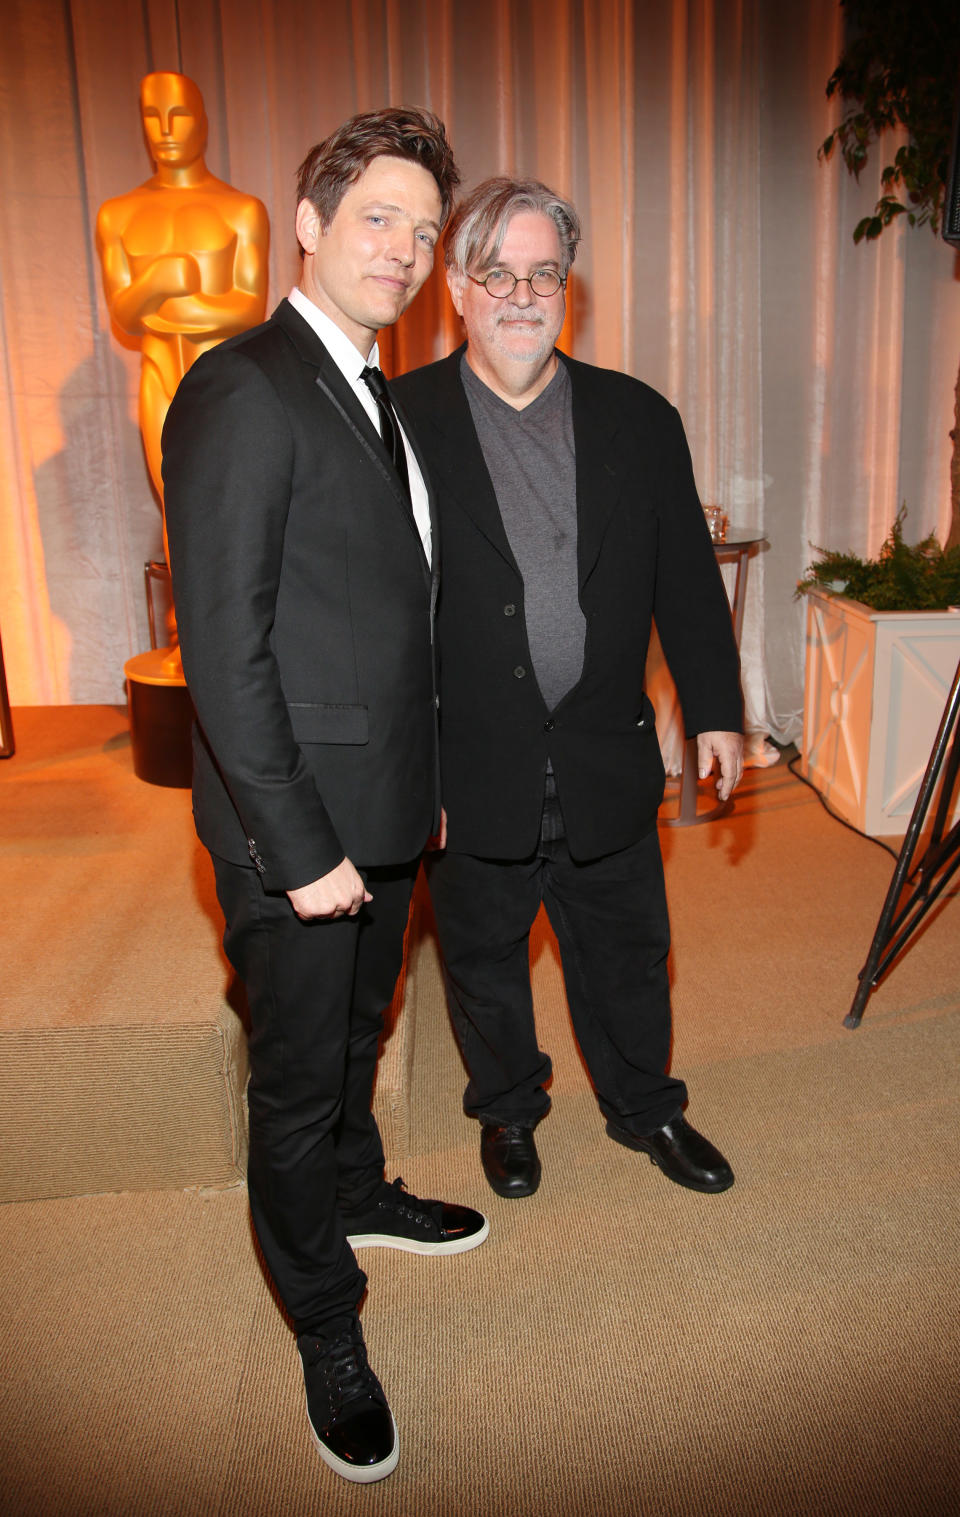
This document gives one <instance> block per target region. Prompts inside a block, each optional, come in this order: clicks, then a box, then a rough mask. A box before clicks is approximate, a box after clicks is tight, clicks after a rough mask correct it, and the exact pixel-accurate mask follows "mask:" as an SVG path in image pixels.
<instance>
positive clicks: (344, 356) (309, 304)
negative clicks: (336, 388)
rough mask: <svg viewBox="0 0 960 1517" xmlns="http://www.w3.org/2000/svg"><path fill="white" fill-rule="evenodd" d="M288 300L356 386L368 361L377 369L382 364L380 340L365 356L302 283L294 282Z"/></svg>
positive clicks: (344, 374) (345, 375)
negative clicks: (307, 293) (311, 297)
mask: <svg viewBox="0 0 960 1517" xmlns="http://www.w3.org/2000/svg"><path fill="white" fill-rule="evenodd" d="M288 299H289V301H290V304H291V305H292V306H293V308H294V310H295V311H297V312H299V314H300V315H301V316H302V317H303V319H304V321H305V322H307V323H308V324H309V325H310V326H311V327H312V328H313V330H314V331H315V332H316V334H317V336H318V337H319V338H320V341H321V342H322V343H323V345H324V347H325V348H326V350H327V352H328V353H329V354H330V357H331V358H332V359H333V361H334V363H335V364H336V366H337V368H338V369H339V370H340V372H341V374H342V375H343V377H344V379H348V380H349V381H350V383H351V384H352V385H356V384H359V382H360V375H361V374H362V373H363V370H364V369H365V368H366V367H367V365H368V364H369V366H370V367H371V368H374V369H376V368H379V367H380V347H379V344H378V343H376V342H374V344H373V347H372V348H371V349H370V352H369V353H368V354H367V356H366V358H363V357H362V356H361V354H360V353H359V352H358V351H357V349H356V348H355V347H354V345H353V343H352V342H351V341H350V339H349V337H348V336H347V334H346V332H341V330H340V328H339V327H338V326H337V324H336V322H335V321H332V320H331V319H330V317H329V316H328V315H327V313H326V311H321V309H320V307H319V306H318V305H314V303H313V301H312V300H311V299H310V297H309V295H305V294H304V293H303V291H302V290H301V289H300V287H299V285H294V287H293V289H292V290H291V291H290V294H289V296H288Z"/></svg>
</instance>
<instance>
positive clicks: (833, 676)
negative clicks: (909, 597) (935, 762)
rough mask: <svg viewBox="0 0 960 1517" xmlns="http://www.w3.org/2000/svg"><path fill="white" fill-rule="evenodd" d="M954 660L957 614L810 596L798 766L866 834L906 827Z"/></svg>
mask: <svg viewBox="0 0 960 1517" xmlns="http://www.w3.org/2000/svg"><path fill="white" fill-rule="evenodd" d="M958 660H960V614H957V613H956V612H952V611H871V610H870V608H869V607H868V606H863V605H861V604H860V603H859V601H853V600H845V599H844V598H843V597H842V596H834V595H828V594H826V593H823V594H821V593H820V592H819V591H814V592H812V593H811V594H809V595H808V596H807V663H806V680H805V685H804V701H803V742H802V751H801V773H802V774H803V775H804V776H805V777H806V778H807V779H809V780H810V782H811V784H813V785H815V786H816V788H817V789H818V790H819V791H820V792H821V794H822V795H823V796H824V797H825V798H826V800H828V801H829V803H830V805H831V806H832V807H833V809H834V810H835V811H836V812H838V813H839V815H840V816H842V817H843V818H844V819H845V820H846V821H848V822H852V824H853V825H854V827H857V828H859V830H860V831H861V832H865V833H867V834H868V836H870V837H877V836H882V835H884V834H887V835H893V834H902V833H904V832H906V830H907V826H908V823H909V821H910V815H911V813H912V811H913V807H914V802H915V801H916V798H917V791H918V790H919V788H920V782H921V780H922V779H923V772H924V770H925V768H926V766H927V760H928V759H929V757H930V749H931V748H932V747H933V740H934V738H935V737H936V734H937V728H938V727H939V725H940V719H941V717H942V715H943V708H944V706H945V705H946V701H947V696H948V695H949V693H950V687H951V685H952V684H953V677H954V675H955V673H956V670H957V662H958ZM958 815H960V800H958V802H957V804H956V805H955V807H954V815H953V820H956V819H957V816H958Z"/></svg>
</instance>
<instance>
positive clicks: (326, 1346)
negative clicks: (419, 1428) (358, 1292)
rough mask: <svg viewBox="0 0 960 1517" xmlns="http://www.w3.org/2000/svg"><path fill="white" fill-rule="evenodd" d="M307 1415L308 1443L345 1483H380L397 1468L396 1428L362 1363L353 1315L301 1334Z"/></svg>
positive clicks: (363, 1351)
mask: <svg viewBox="0 0 960 1517" xmlns="http://www.w3.org/2000/svg"><path fill="white" fill-rule="evenodd" d="M297 1348H298V1349H299V1350H300V1358H301V1361H302V1363H303V1383H304V1386H305V1388H306V1392H307V1416H308V1418H309V1419H310V1431H311V1433H312V1434H313V1441H314V1443H315V1444H316V1445H317V1448H318V1450H319V1451H320V1457H321V1458H322V1459H324V1460H326V1462H327V1464H329V1466H330V1468H331V1469H332V1470H336V1472H337V1474H338V1475H342V1476H343V1477H344V1479H345V1480H356V1481H361V1482H364V1483H366V1482H369V1481H372V1480H382V1479H383V1477H384V1476H385V1475H389V1474H390V1473H391V1471H392V1470H395V1469H396V1467H397V1458H398V1454H399V1449H398V1446H397V1428H396V1424H395V1423H394V1420H393V1416H392V1415H391V1412H390V1408H389V1406H388V1405H387V1398H386V1396H385V1395H384V1394H383V1388H382V1386H381V1384H380V1381H379V1380H378V1379H377V1377H376V1375H375V1374H374V1373H373V1370H372V1369H371V1368H370V1366H369V1364H368V1363H367V1350H366V1348H365V1347H364V1342H363V1333H362V1331H361V1329H360V1322H359V1320H358V1318H357V1315H356V1313H355V1312H354V1313H352V1314H351V1315H350V1316H347V1317H338V1318H337V1319H336V1321H335V1322H331V1323H330V1324H329V1326H325V1327H324V1328H323V1329H321V1331H320V1332H317V1333H301V1334H300V1336H299V1337H298V1338H297Z"/></svg>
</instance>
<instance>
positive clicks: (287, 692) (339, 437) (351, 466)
mask: <svg viewBox="0 0 960 1517" xmlns="http://www.w3.org/2000/svg"><path fill="white" fill-rule="evenodd" d="M411 440H412V439H411ZM163 449H164V460H163V478H164V496H165V509H166V521H167V530H168V535H169V547H170V563H171V570H172V575H173V591H174V600H175V604H176V609H177V622H178V627H179V632H180V642H181V647H182V651H183V666H184V673H185V675H186V679H187V684H188V687H189V690H190V694H191V696H192V698H193V702H194V706H195V708H196V712H197V718H198V728H197V731H196V732H195V741H194V814H195V817H196V823H197V830H198V832H199V834H200V837H201V839H202V840H203V842H204V843H206V844H207V846H208V847H209V848H210V849H211V850H212V851H213V852H215V853H218V854H220V855H221V856H222V857H224V858H226V859H229V860H231V861H233V862H235V863H241V862H242V863H247V864H249V862H250V860H251V859H253V861H254V863H255V864H256V866H257V868H258V869H259V870H260V872H261V874H262V875H263V878H264V883H265V885H266V886H267V888H270V889H276V890H280V889H290V888H293V887H295V886H298V885H303V884H307V883H308V882H310V881H311V880H314V879H318V878H319V877H320V876H321V875H323V874H325V873H326V872H327V871H328V870H329V869H332V868H333V867H334V866H335V865H336V864H338V863H339V861H340V860H341V859H342V858H343V857H344V855H345V854H346V855H347V856H348V857H350V858H351V859H353V861H354V862H355V863H358V864H390V863H399V862H401V861H404V860H408V859H411V858H414V857H416V855H417V854H418V853H419V852H420V850H421V848H422V846H423V843H424V841H425V839H426V838H427V836H428V835H429V834H430V832H431V831H432V830H433V829H434V827H435V824H436V819H437V808H438V796H439V786H438V777H437V752H436V690H435V677H434V662H433V652H432V617H433V609H434V605H435V600H436V578H435V576H434V574H433V573H432V572H431V569H430V567H429V566H428V564H427V562H426V558H425V556H424V552H423V548H422V545H421V542H420V538H419V535H418V533H417V530H416V527H415V525H414V522H413V519H412V516H411V514H410V511H409V507H408V506H407V505H406V504H405V502H404V497H403V493H402V490H401V487H400V484H399V481H398V479H397V476H396V474H395V472H394V469H393V466H392V464H391V462H390V459H389V456H388V454H387V452H386V450H385V449H384V447H383V444H382V442H381V440H380V438H379V436H378V434H377V431H376V429H375V428H374V427H373V426H372V425H371V423H370V421H369V419H368V417H367V415H366V412H365V411H364V409H363V407H362V406H361V405H360V404H359V402H358V400H357V398H356V396H355V395H354V394H353V392H352V390H351V389H350V386H349V385H348V384H347V382H346V381H345V380H344V378H343V375H342V374H341V372H340V370H339V369H338V368H337V366H336V364H335V363H334V362H333V361H332V359H331V358H330V356H329V354H328V353H327V351H326V349H325V348H324V346H323V344H322V342H321V341H320V339H319V338H318V337H317V336H316V334H315V333H314V331H313V330H312V328H311V327H310V326H309V324H308V323H307V322H305V321H304V320H303V318H302V317H301V316H300V315H299V314H298V313H297V312H296V311H295V310H294V308H293V307H292V306H291V305H290V304H289V303H288V302H287V301H286V300H284V301H282V302H281V304H280V305H279V306H278V308H277V310H276V311H275V312H274V313H273V316H272V317H271V318H270V320H269V321H267V322H265V323H264V324H263V325H262V326H259V327H255V328H253V329H252V330H251V331H248V332H245V333H242V334H241V335H240V336H238V337H235V338H232V339H230V340H229V341H228V342H224V343H222V344H221V345H220V346H219V347H217V348H214V349H213V350H212V351H210V352H209V353H206V354H205V355H203V356H202V357H201V358H200V359H198V361H197V362H196V363H195V364H194V365H193V367H192V368H191V369H190V370H189V371H188V373H187V374H186V375H185V377H184V379H183V381H182V383H181V385H180V388H179V389H178V391H177V394H176V396H175V397H174V400H173V403H172V405H171V407H170V411H169V414H168V416H167V421H166V424H165V426H164V432H163ZM424 472H426V471H425V470H424ZM431 510H432V502H431ZM434 556H435V555H434Z"/></svg>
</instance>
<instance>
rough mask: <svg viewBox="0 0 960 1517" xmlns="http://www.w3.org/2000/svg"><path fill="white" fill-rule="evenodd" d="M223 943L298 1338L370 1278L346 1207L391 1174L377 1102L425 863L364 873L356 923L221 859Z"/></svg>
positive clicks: (262, 1221) (217, 866)
mask: <svg viewBox="0 0 960 1517" xmlns="http://www.w3.org/2000/svg"><path fill="white" fill-rule="evenodd" d="M213 863H214V870H215V873H216V880H217V896H218V898H219V901H220V906H221V909H222V910H223V914H224V918H225V921H226V930H225V932H224V937H223V944H224V949H225V951H226V954H227V957H228V959H229V960H230V963H231V964H232V965H233V967H234V969H235V970H236V971H237V974H238V975H239V976H240V978H241V979H242V980H243V982H244V984H245V986H246V990H247V997H248V1000H249V1003H250V1019H251V1035H250V1087H249V1106H250V1158H249V1163H248V1168H247V1178H248V1183H249V1191H250V1210H251V1212H252V1214H253V1221H254V1226H255V1227H256V1230H257V1237H258V1238H259V1240H260V1247H261V1248H262V1250H263V1255H264V1258H265V1259H266V1262H267V1265H268V1267H269V1269H270V1272H271V1274H272V1275H273V1279H274V1281H275V1283H276V1286H277V1289H278V1291H279V1293H280V1296H281V1299H282V1301H283V1303H284V1306H285V1307H286V1308H287V1311H288V1312H289V1313H290V1316H291V1317H292V1318H293V1321H294V1325H295V1327H296V1330H297V1332H298V1333H300V1332H305V1331H308V1330H312V1329H313V1328H315V1327H317V1326H319V1325H320V1324H322V1323H323V1322H324V1321H326V1320H328V1319H329V1318H331V1317H335V1316H339V1315H341V1314H342V1313H344V1312H349V1311H352V1310H353V1308H354V1307H355V1306H356V1304H357V1302H358V1301H359V1300H360V1297H361V1296H362V1294H363V1291H364V1287H365V1286H366V1276H365V1274H364V1273H363V1271H362V1270H361V1269H360V1267H359V1265H358V1264H357V1261H356V1258H355V1257H354V1253H353V1250H352V1249H351V1247H350V1245H349V1244H348V1242H347V1240H346V1234H345V1230H344V1226H343V1223H342V1221H341V1218H340V1213H339V1205H340V1204H341V1203H343V1204H346V1205H347V1206H348V1207H349V1209H351V1210H358V1209H360V1208H361V1207H362V1206H363V1205H364V1204H365V1203H366V1201H367V1200H369V1198H370V1197H371V1196H372V1195H373V1193H374V1192H375V1191H376V1189H377V1187H378V1186H379V1184H380V1182H381V1180H382V1178H383V1165H384V1156H383V1145H382V1143H381V1141H380V1134H379V1132H378V1130H377V1124H376V1121H375V1119H374V1116H373V1113H372V1111H371V1109H370V1100H371V1095H372V1091H373V1080H374V1075H375V1073H376V1067H377V1049H378V1040H379V1037H380V1033H381V1031H382V1028H383V1012H384V1010H385V1008H386V1007H387V1006H388V1005H389V1004H390V1000H391V997H392V995H393V990H394V986H395V984H396V980H397V975H398V974H399V972H400V966H401V963H402V958H403V934H404V930H405V928H406V924H407V915H408V912H409V907H410V895H411V892H412V889H413V881H414V877H415V874H416V869H417V863H418V861H417V860H414V861H413V862H411V863H409V864H404V865H401V866H398V867H397V868H392V869H365V870H363V871H362V872H363V875H364V878H365V879H366V881H367V888H368V890H369V891H370V893H371V895H372V896H373V900H372V901H370V902H368V903H367V904H366V905H365V906H363V907H362V908H361V910H360V912H359V914H358V915H357V916H356V917H345V918H340V919H337V920H331V921H314V922H302V921H301V920H300V918H299V917H298V916H297V915H296V913H295V912H294V910H293V907H292V906H291V904H290V901H289V900H288V898H287V896H286V895H284V894H280V895H273V894H269V893H267V892H266V891H265V890H264V889H263V886H262V885H261V883H260V876H259V875H258V874H257V872H256V870H254V869H252V868H244V867H243V866H241V865H238V864H231V863H228V862H226V861H225V860H224V859H220V858H217V857H216V856H215V855H214V859H213Z"/></svg>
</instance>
